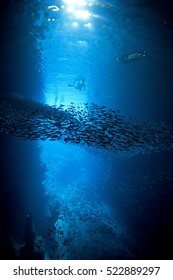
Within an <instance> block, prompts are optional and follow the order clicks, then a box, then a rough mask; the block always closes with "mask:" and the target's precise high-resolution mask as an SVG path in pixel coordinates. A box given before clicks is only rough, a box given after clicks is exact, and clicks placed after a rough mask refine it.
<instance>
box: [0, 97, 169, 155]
mask: <svg viewBox="0 0 173 280" xmlns="http://www.w3.org/2000/svg"><path fill="white" fill-rule="evenodd" d="M0 134H5V135H13V136H16V137H22V138H23V139H25V140H50V141H57V140H59V141H63V142H65V143H73V144H80V145H82V146H85V147H94V148H98V149H104V150H108V151H111V152H133V151H136V150H138V151H141V152H150V151H161V150H170V149H172V147H173V133H172V127H171V126H167V125H165V124H163V123H154V122H151V121H143V122H141V121H137V120H135V119H131V118H126V117H124V116H122V115H121V114H120V112H119V111H118V110H113V109H108V108H106V107H105V106H99V105H96V104H95V103H90V104H89V103H84V104H75V103H70V105H68V106H64V105H60V106H59V107H57V108H56V107H55V106H49V105H46V104H42V103H39V102H37V101H35V100H30V99H26V98H23V97H16V96H15V97H13V96H1V97H0Z"/></svg>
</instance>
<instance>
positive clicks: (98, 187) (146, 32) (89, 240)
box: [0, 0, 173, 259]
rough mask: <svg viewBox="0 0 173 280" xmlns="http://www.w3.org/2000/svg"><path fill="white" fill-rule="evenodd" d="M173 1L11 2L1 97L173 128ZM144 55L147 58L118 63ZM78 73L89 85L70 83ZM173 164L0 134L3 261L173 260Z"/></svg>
mask: <svg viewBox="0 0 173 280" xmlns="http://www.w3.org/2000/svg"><path fill="white" fill-rule="evenodd" d="M72 2H73V3H74V2H76V4H74V5H72ZM79 2H81V3H83V4H86V5H83V6H79ZM89 4H91V5H89ZM51 5H56V7H51ZM69 7H71V8H69ZM170 7H171V6H170V3H169V1H154V0H152V1H146V0H140V1H137V0H136V1H135V0H124V1H118V0H117V1H107V2H106V1H86V3H85V1H71V4H69V1H64V2H63V1H56V3H54V1H44V2H43V1H38V0H35V1H32V3H28V1H17V0H13V1H12V0H11V1H8V4H7V3H6V2H5V1H4V3H3V1H2V9H1V49H2V50H1V61H2V63H1V80H0V89H1V91H0V93H1V94H2V95H4V94H11V95H12V96H15V95H20V96H22V97H24V98H29V99H31V98H34V99H35V100H37V101H39V102H44V103H46V104H48V105H51V106H55V107H58V106H59V105H60V104H65V105H68V104H70V102H74V103H75V104H78V103H86V102H87V103H88V102H89V103H90V102H95V103H96V104H98V105H105V106H106V107H107V108H111V109H118V110H120V112H121V113H122V114H123V115H125V116H126V117H135V118H137V119H138V120H142V121H143V120H149V121H150V122H151V123H153V122H163V123H164V124H165V125H172V119H173V113H172V104H173V95H172V93H173V80H172V62H173V52H172V49H173V39H172V38H173V36H172V35H173V34H172V33H173V17H172V15H171V13H170ZM54 9H55V10H54ZM68 9H70V11H71V12H70V11H68ZM80 9H82V10H83V11H86V10H87V11H88V13H87V12H84V14H83V17H84V18H82V14H81V13H79V12H76V11H77V10H80ZM135 52H137V53H142V52H146V56H145V57H143V58H141V59H140V60H137V61H133V62H130V63H127V64H123V63H122V62H121V61H118V59H117V58H119V57H121V56H122V55H128V54H131V53H132V54H134V53H135ZM79 75H82V76H83V77H84V79H85V86H86V89H85V90H82V91H79V90H78V89H75V87H69V86H68V84H69V83H73V82H74V80H75V79H76V78H77V77H78V76H79ZM172 159H173V153H172V150H171V149H170V150H168V151H167V150H165V151H159V152H158V153H156V152H155V151H151V152H150V153H148V152H145V146H144V147H143V151H142V152H141V151H136V152H131V153H128V154H127V153H118V154H116V153H105V152H104V151H103V152H98V150H94V149H92V150H88V149H85V148H84V147H81V146H79V145H72V144H66V143H65V144H64V143H61V142H58V141H57V142H50V141H39V140H37V141H29V140H27V141H25V140H22V139H20V138H17V137H14V136H13V137H12V136H7V135H4V134H2V135H0V164H1V168H0V192H1V195H0V200H1V203H0V213H1V214H0V221H1V222H0V224H1V232H0V246H1V250H0V251H1V259H17V258H19V259H35V258H40V259H172V249H173V242H172V234H173V232H172V228H173V227H172V226H173V222H172V213H173V206H172V199H173V191H172V190H173V175H172V174H173V160H172ZM29 213H30V216H26V215H28V214H29ZM31 217H32V223H31V220H30V218H31Z"/></svg>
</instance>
